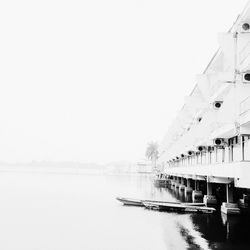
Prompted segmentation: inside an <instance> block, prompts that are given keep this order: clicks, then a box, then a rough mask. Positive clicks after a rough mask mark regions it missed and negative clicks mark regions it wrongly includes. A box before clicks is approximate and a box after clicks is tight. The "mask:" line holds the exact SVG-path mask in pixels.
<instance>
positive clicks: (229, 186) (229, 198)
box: [226, 184, 233, 203]
mask: <svg viewBox="0 0 250 250" xmlns="http://www.w3.org/2000/svg"><path fill="white" fill-rule="evenodd" d="M226 195H227V203H233V185H232V184H226Z"/></svg>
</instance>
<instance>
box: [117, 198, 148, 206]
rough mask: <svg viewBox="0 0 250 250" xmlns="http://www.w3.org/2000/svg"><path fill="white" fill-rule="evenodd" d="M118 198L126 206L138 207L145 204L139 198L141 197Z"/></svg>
mask: <svg viewBox="0 0 250 250" xmlns="http://www.w3.org/2000/svg"><path fill="white" fill-rule="evenodd" d="M116 199H117V200H118V201H120V202H122V203H123V205H126V206H137V207H143V206H144V205H143V203H142V200H139V199H130V198H121V197H117V198H116Z"/></svg>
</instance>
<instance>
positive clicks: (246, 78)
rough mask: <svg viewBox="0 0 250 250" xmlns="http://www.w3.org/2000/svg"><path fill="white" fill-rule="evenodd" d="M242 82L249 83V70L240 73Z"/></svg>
mask: <svg viewBox="0 0 250 250" xmlns="http://www.w3.org/2000/svg"><path fill="white" fill-rule="evenodd" d="M242 82H243V83H250V71H246V72H243V73H242Z"/></svg>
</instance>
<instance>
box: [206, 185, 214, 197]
mask: <svg viewBox="0 0 250 250" xmlns="http://www.w3.org/2000/svg"><path fill="white" fill-rule="evenodd" d="M212 187H213V184H212V183H210V182H207V195H212V194H213V191H212Z"/></svg>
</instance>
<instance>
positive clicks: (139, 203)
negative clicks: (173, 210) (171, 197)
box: [116, 197, 205, 207]
mask: <svg viewBox="0 0 250 250" xmlns="http://www.w3.org/2000/svg"><path fill="white" fill-rule="evenodd" d="M116 199H117V200H118V201H120V202H122V203H123V204H124V205H127V206H139V207H143V206H144V203H146V202H150V203H160V204H179V205H181V204H182V205H186V206H205V203H181V202H173V201H156V200H140V199H134V198H123V197H117V198H116Z"/></svg>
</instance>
